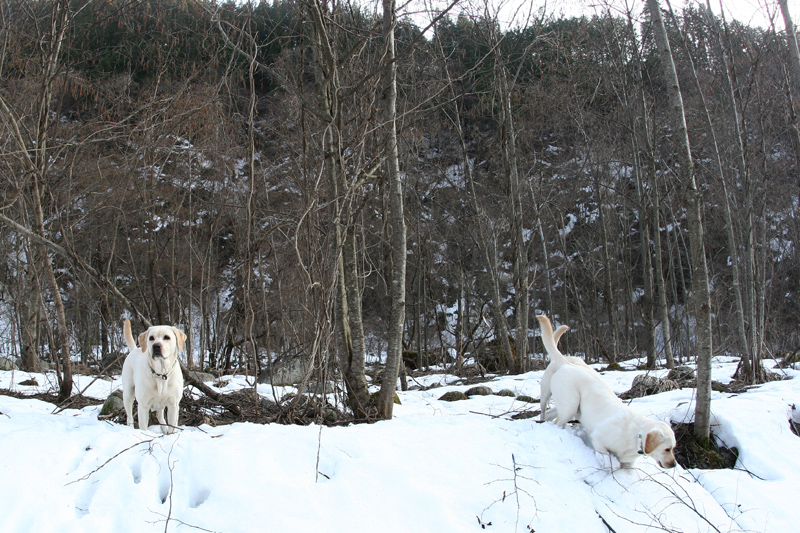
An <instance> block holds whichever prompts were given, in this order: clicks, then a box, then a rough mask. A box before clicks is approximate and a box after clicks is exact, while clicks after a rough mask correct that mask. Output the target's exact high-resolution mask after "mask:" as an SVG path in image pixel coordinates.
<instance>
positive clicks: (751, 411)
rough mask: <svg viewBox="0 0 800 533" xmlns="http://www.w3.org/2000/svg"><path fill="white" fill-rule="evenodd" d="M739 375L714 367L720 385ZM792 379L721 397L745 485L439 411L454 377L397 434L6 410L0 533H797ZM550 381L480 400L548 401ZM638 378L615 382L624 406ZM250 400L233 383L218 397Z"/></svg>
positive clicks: (528, 428) (495, 409) (550, 431)
mask: <svg viewBox="0 0 800 533" xmlns="http://www.w3.org/2000/svg"><path fill="white" fill-rule="evenodd" d="M771 366H772V365H771V364H768V367H771ZM734 369H735V363H733V362H728V361H726V360H724V359H721V360H718V361H717V362H715V365H714V379H717V380H719V381H723V382H725V381H727V380H728V379H730V375H731V373H732V372H733V371H734ZM787 372H788V375H789V376H791V377H793V378H795V379H791V380H786V381H780V382H773V383H769V384H766V385H763V386H760V387H757V388H755V389H752V390H750V391H748V392H747V393H744V394H740V395H732V394H721V393H714V397H713V403H712V412H713V415H714V422H715V424H716V426H715V431H716V433H717V434H719V435H720V436H721V437H722V438H723V439H724V442H725V444H726V445H728V446H736V447H737V448H738V449H739V451H740V456H739V463H738V464H737V468H736V469H735V470H716V471H705V470H690V471H687V470H684V469H682V468H680V467H677V468H675V469H673V470H670V471H663V470H660V469H659V468H658V467H657V465H656V464H655V463H654V462H653V461H652V460H651V459H649V458H644V459H642V460H640V461H639V462H638V463H637V468H635V469H632V470H618V469H616V466H617V463H616V462H615V461H612V460H611V459H610V458H609V456H606V455H600V454H597V453H595V452H594V451H593V450H592V449H591V448H590V447H589V446H588V445H587V444H586V443H585V442H584V441H583V440H582V439H581V436H582V433H581V431H580V430H579V429H578V428H577V427H568V428H567V429H564V430H561V429H558V428H557V427H556V426H554V425H553V424H552V423H545V424H538V423H536V422H535V421H534V419H523V420H512V419H511V418H510V415H511V414H514V413H516V412H520V411H522V410H526V409H533V408H535V407H538V406H537V405H532V404H527V403H523V402H520V401H517V400H515V399H513V398H509V397H502V396H474V397H472V398H471V399H469V400H465V401H458V402H450V403H449V402H443V401H439V400H438V398H439V397H440V396H441V395H442V394H444V393H445V392H447V391H450V390H461V391H465V390H467V389H468V388H469V387H468V386H465V385H459V384H456V383H453V381H454V380H455V379H456V378H455V377H454V376H446V375H435V376H426V378H425V383H426V384H429V383H431V382H437V383H449V384H448V385H445V386H443V387H440V388H435V389H429V390H427V391H409V392H401V393H399V396H400V399H401V401H402V405H396V406H395V417H394V419H393V420H392V421H385V422H378V423H375V424H371V425H354V426H350V427H333V428H331V427H320V426H305V427H304V426H281V425H266V426H263V425H255V424H249V423H240V424H233V425H229V426H221V427H209V426H201V427H199V428H193V427H186V428H183V429H182V430H181V431H178V432H177V433H176V434H173V435H168V436H163V435H161V434H160V433H159V432H158V430H157V428H156V427H154V428H153V429H154V431H152V432H149V431H140V430H138V429H137V430H133V429H130V428H128V427H125V426H120V425H117V424H112V423H109V422H105V421H98V419H97V414H98V412H99V406H97V407H87V408H85V409H82V410H67V411H63V412H60V413H58V414H54V413H53V406H52V405H50V404H47V403H44V402H41V401H38V400H19V399H15V398H12V397H8V396H2V395H0V531H2V532H4V533H16V532H20V533H22V532H26V533H27V532H30V531H35V532H37V533H45V532H71V531H75V532H87V531H113V532H115V533H121V532H142V531H214V532H250V531H252V532H263V531H276V532H312V531H313V532H321V531H324V532H326V533H328V532H381V533H382V532H395V531H397V532H404V533H405V532H427V531H430V532H437V533H443V532H459V531H478V530H481V529H485V530H488V531H498V532H507V531H508V532H517V531H519V532H529V531H536V532H539V533H546V532H566V531H580V532H582V533H584V532H585V533H589V532H594V531H597V532H606V531H609V529H611V530H613V531H616V532H618V533H622V532H638V531H680V532H683V533H688V532H693V531H703V532H705V531H723V532H728V531H757V532H770V533H772V532H774V533H785V532H788V531H796V530H797V527H798V526H797V524H798V518H799V517H800V515H798V511H797V505H798V502H800V438H798V437H797V436H795V435H794V434H792V432H791V431H790V427H789V423H788V418H789V416H791V415H790V405H791V404H797V405H798V407H800V380H799V379H797V375H798V374H800V372H796V371H791V370H789V371H787ZM541 375H542V372H531V373H528V374H524V375H519V376H508V377H501V378H497V379H495V380H491V381H487V383H486V385H488V386H489V387H491V388H492V389H493V390H494V391H499V390H501V389H511V390H512V391H514V392H515V393H517V394H526V395H529V396H532V397H534V398H538V396H539V380H540V378H541ZM635 375H636V372H610V373H607V374H605V378H606V379H607V380H608V381H609V383H610V384H611V386H612V388H613V389H614V390H615V391H616V392H623V391H625V390H627V389H628V388H629V387H630V384H631V382H632V380H633V378H634V377H635ZM31 376H33V377H36V378H37V379H38V381H39V383H46V379H47V378H46V376H42V375H36V374H34V375H31V374H28V373H24V372H19V371H17V372H0V389H7V388H13V389H14V390H26V391H30V392H35V391H36V387H26V386H21V385H18V383H19V382H21V381H23V380H25V379H27V378H29V377H31ZM51 379H52V376H51ZM78 382H79V387H81V388H83V387H86V386H89V383H90V382H91V378H89V377H84V376H81V377H79V380H78ZM243 386H246V383H245V380H244V379H243V378H240V377H231V378H230V381H229V383H228V385H227V386H226V388H225V391H232V390H236V389H238V388H241V387H243ZM118 387H119V381H118V380H117V381H115V382H106V381H95V382H94V383H93V384H91V385H90V386H89V388H88V391H87V394H88V395H91V396H96V397H98V398H105V397H106V396H107V395H108V393H110V392H111V391H112V390H114V389H116V388H118ZM40 388H42V389H44V388H46V387H40ZM259 392H261V393H263V394H264V395H268V394H271V389H270V388H269V387H265V388H263V389H259ZM631 405H632V406H633V407H634V408H635V409H637V410H639V411H640V412H642V413H643V414H646V415H649V416H653V417H654V418H660V419H664V420H667V419H671V420H672V421H674V422H684V421H690V420H691V416H692V413H693V411H694V404H693V397H692V391H691V390H690V389H683V390H680V391H672V392H666V393H662V394H659V395H655V396H650V397H647V398H642V399H638V400H635V401H633V402H632V404H631ZM612 467H614V469H612Z"/></svg>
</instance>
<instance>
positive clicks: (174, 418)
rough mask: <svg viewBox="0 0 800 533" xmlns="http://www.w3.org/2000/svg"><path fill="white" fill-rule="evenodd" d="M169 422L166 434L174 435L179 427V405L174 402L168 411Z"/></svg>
mask: <svg viewBox="0 0 800 533" xmlns="http://www.w3.org/2000/svg"><path fill="white" fill-rule="evenodd" d="M167 421H168V422H169V426H167V428H166V431H165V433H172V432H173V431H175V428H177V427H178V403H177V402H174V403H172V404H170V406H169V408H168V410H167Z"/></svg>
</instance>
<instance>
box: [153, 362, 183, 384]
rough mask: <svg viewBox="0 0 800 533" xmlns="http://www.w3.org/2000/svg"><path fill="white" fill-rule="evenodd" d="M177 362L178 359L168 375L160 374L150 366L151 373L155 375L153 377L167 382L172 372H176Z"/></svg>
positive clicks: (173, 363)
mask: <svg viewBox="0 0 800 533" xmlns="http://www.w3.org/2000/svg"><path fill="white" fill-rule="evenodd" d="M177 362H178V359H177V357H176V358H175V360H174V361H173V362H172V366H171V367H170V368H169V371H168V372H167V373H166V374H159V373H158V372H156V371H155V369H154V368H153V365H149V366H150V372H151V373H152V374H153V376H155V377H157V378H161V379H163V380H164V381H166V380H167V378H168V377H169V375H170V374H172V371H173V370H175V364H176V363H177Z"/></svg>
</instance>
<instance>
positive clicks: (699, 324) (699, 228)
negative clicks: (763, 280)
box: [647, 0, 713, 441]
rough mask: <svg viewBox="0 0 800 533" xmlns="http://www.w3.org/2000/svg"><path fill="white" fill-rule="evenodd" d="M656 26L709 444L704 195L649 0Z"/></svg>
mask: <svg viewBox="0 0 800 533" xmlns="http://www.w3.org/2000/svg"><path fill="white" fill-rule="evenodd" d="M647 7H648V10H649V12H650V18H651V22H652V24H653V34H654V36H655V38H656V44H657V45H658V51H659V55H660V57H661V67H662V69H663V73H664V79H665V82H666V85H667V92H668V94H669V101H670V113H671V119H672V127H673V129H674V132H673V133H674V135H675V138H676V139H677V146H676V147H675V151H676V156H677V159H678V161H679V163H680V168H679V169H678V172H679V179H680V182H681V187H682V188H683V194H684V202H685V205H686V212H687V221H688V225H689V244H690V256H691V269H692V305H693V309H692V312H693V315H694V318H695V349H696V351H697V354H696V356H697V406H696V408H695V426H694V432H695V436H696V437H697V438H698V439H700V440H703V441H707V440H708V439H709V435H710V429H711V428H710V424H711V356H712V354H713V352H712V342H711V341H712V337H711V295H710V284H709V278H708V266H707V263H706V255H705V245H704V242H703V235H704V231H703V219H702V206H701V197H700V191H699V190H698V189H697V182H696V180H695V174H694V163H693V160H692V153H691V147H690V144H689V132H688V129H687V127H686V111H685V109H684V106H683V97H682V95H681V88H680V83H679V82H678V73H677V70H676V69H675V62H674V60H673V57H672V50H671V48H670V44H669V40H668V38H667V29H666V26H665V24H664V19H663V17H662V14H661V7H660V6H659V4H658V0H647Z"/></svg>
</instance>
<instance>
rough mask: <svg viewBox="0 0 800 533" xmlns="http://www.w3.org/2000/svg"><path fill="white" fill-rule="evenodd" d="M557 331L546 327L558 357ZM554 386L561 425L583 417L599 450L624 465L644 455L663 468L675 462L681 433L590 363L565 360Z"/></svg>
mask: <svg viewBox="0 0 800 533" xmlns="http://www.w3.org/2000/svg"><path fill="white" fill-rule="evenodd" d="M540 323H543V321H542V320H541V319H540ZM547 324H548V325H549V321H548V322H547ZM552 335H553V328H552V327H543V328H542V341H543V342H544V345H545V347H546V348H547V351H548V353H550V357H551V358H553V359H556V358H558V356H559V355H561V354H560V352H558V350H557V349H555V348H556V344H555V341H554V339H553V337H552ZM561 357H562V358H563V357H564V356H563V355H561ZM550 388H551V389H552V394H553V401H554V402H555V404H556V413H557V415H556V424H557V425H558V426H559V427H562V428H563V427H564V426H565V425H566V424H567V422H568V421H570V420H571V419H572V418H573V417H576V416H577V418H578V421H579V422H580V423H581V426H583V429H584V431H586V434H587V435H588V436H589V439H590V440H591V442H592V446H593V447H594V449H595V450H597V451H598V452H600V453H610V454H612V455H614V456H615V457H616V458H617V459H618V460H619V462H620V465H621V466H622V467H623V468H630V467H632V466H633V464H634V463H635V462H636V460H637V459H638V458H639V456H641V455H649V456H651V457H652V458H653V459H655V460H656V462H657V463H658V465H659V466H660V467H661V468H672V467H674V466H675V455H674V454H673V451H674V449H675V433H674V432H673V431H672V428H671V427H670V426H669V424H667V423H665V422H661V421H656V420H651V419H649V418H647V417H644V416H642V415H640V414H639V413H637V412H635V411H634V410H632V409H631V408H630V407H628V406H627V405H625V404H624V403H622V400H620V399H619V398H618V397H617V395H616V394H614V391H613V390H611V387H609V386H608V384H607V383H606V382H605V381H604V380H603V378H602V377H600V374H598V373H597V372H595V371H594V369H592V368H591V367H589V366H588V365H585V364H570V362H568V361H567V362H565V361H561V364H560V367H559V368H558V369H557V370H556V371H555V372H554V373H553V375H552V378H551V379H550Z"/></svg>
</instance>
